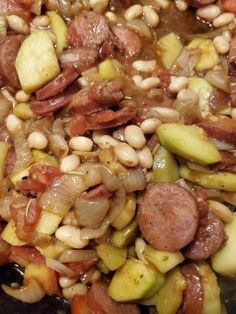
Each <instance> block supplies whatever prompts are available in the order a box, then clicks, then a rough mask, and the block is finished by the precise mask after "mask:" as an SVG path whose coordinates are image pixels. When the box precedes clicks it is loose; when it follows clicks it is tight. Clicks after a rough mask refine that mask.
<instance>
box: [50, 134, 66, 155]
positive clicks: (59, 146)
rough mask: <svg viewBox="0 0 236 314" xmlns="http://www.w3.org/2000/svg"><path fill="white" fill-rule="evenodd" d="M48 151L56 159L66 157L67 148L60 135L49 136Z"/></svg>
mask: <svg viewBox="0 0 236 314" xmlns="http://www.w3.org/2000/svg"><path fill="white" fill-rule="evenodd" d="M48 141H49V149H50V150H51V151H52V153H53V154H54V155H56V156H57V157H58V158H63V157H65V156H67V154H68V152H69V146H68V144H67V142H66V140H65V139H64V137H63V136H62V135H61V134H50V135H49V137H48Z"/></svg>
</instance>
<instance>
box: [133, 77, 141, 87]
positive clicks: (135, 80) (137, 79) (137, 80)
mask: <svg viewBox="0 0 236 314" xmlns="http://www.w3.org/2000/svg"><path fill="white" fill-rule="evenodd" d="M132 80H133V81H134V83H135V85H136V86H138V87H139V86H140V84H141V82H142V80H143V78H142V76H141V75H134V76H133V77H132Z"/></svg>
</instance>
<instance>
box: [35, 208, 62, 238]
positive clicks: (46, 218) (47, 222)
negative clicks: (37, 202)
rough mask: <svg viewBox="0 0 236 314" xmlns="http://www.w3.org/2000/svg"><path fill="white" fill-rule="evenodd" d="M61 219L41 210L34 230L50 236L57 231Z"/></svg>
mask: <svg viewBox="0 0 236 314" xmlns="http://www.w3.org/2000/svg"><path fill="white" fill-rule="evenodd" d="M61 219H62V218H61V217H60V216H58V215H55V214H53V213H49V212H47V211H45V210H43V211H42V213H41V217H40V219H39V222H38V223H37V226H36V230H37V231H38V232H41V233H44V234H49V235H51V234H53V233H54V232H55V231H56V230H57V228H58V226H59V224H60V222H61Z"/></svg>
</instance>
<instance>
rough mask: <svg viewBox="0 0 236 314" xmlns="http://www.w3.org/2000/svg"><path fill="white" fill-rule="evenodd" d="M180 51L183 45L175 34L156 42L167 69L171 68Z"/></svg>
mask: <svg viewBox="0 0 236 314" xmlns="http://www.w3.org/2000/svg"><path fill="white" fill-rule="evenodd" d="M182 50H183V45H182V43H181V41H180V39H179V38H178V37H177V35H176V34H175V33H170V34H167V35H165V36H163V37H162V38H161V39H160V40H159V41H158V52H159V53H160V56H161V61H162V63H163V64H164V66H165V67H166V68H167V69H170V68H171V67H172V65H173V64H174V63H175V61H176V59H177V58H178V56H179V55H180V54H181V52H182Z"/></svg>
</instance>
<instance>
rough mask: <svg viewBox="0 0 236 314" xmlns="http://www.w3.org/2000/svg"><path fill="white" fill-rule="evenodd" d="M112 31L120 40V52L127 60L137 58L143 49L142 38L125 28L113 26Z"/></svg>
mask: <svg viewBox="0 0 236 314" xmlns="http://www.w3.org/2000/svg"><path fill="white" fill-rule="evenodd" d="M112 31H113V33H114V34H115V36H116V37H117V38H118V40H119V47H120V51H121V52H122V53H123V54H124V56H125V57H126V58H136V57H138V56H139V54H140V52H141V49H142V42H141V39H140V37H139V36H138V35H137V34H136V33H135V32H133V31H132V30H130V29H128V28H126V27H124V26H113V27H112Z"/></svg>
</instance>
